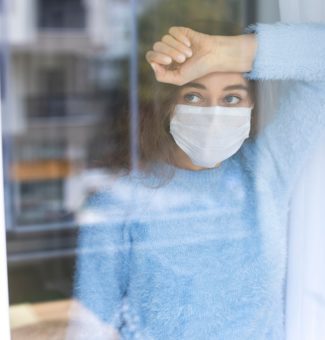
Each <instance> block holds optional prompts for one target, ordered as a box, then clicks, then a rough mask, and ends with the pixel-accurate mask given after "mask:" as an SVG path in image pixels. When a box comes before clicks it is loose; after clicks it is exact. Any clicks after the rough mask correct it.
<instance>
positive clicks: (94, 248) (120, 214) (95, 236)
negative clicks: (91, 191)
mask: <svg viewBox="0 0 325 340" xmlns="http://www.w3.org/2000/svg"><path fill="white" fill-rule="evenodd" d="M112 200H114V198H113V199H112V195H109V194H107V193H104V194H103V193H97V194H95V195H94V196H93V197H92V198H91V199H90V200H89V202H88V203H87V205H86V207H85V209H84V210H83V213H82V215H81V216H82V217H81V221H80V231H79V235H78V247H77V249H78V255H77V262H76V271H75V280H74V297H75V298H76V299H77V301H78V302H79V303H80V304H81V305H82V306H83V307H85V308H86V309H87V311H90V312H91V314H92V316H93V317H94V318H91V317H88V316H87V314H84V315H86V317H82V315H83V314H82V313H80V315H75V316H74V317H75V319H77V320H78V323H79V325H80V326H79V330H77V331H79V332H80V331H81V332H82V334H83V337H82V339H83V338H84V336H85V334H88V335H89V339H90V338H96V339H97V338H98V339H104V338H105V335H104V334H101V333H100V332H102V330H100V327H99V326H98V325H99V324H102V325H103V324H104V325H107V326H109V327H113V328H114V329H116V330H117V329H119V328H120V327H121V324H122V310H123V299H124V298H125V296H126V293H127V283H128V256H129V249H130V242H129V237H128V232H127V228H126V224H125V215H124V211H123V209H121V206H123V204H121V203H118V202H116V201H115V202H112ZM88 315H89V314H88ZM96 332H98V334H97V333H96ZM74 336H75V335H74Z"/></svg>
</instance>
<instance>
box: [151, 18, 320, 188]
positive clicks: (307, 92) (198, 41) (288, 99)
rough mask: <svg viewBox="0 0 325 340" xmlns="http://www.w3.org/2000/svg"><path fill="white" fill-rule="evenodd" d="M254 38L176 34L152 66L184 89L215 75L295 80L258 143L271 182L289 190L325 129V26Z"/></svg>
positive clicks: (267, 28)
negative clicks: (211, 74)
mask: <svg viewBox="0 0 325 340" xmlns="http://www.w3.org/2000/svg"><path fill="white" fill-rule="evenodd" d="M248 32H250V34H246V35H239V36H234V37H220V36H209V35H205V34H202V33H198V32H195V31H193V30H190V29H184V28H173V29H171V30H170V31H169V35H167V36H165V37H164V38H163V39H162V40H161V41H160V43H159V44H155V45H154V46H153V50H152V51H149V52H148V53H147V60H148V62H149V63H151V65H152V66H153V69H154V70H155V75H156V78H157V80H158V81H161V82H167V83H174V84H178V85H181V84H183V83H186V82H188V81H191V80H194V79H195V77H201V76H204V75H205V74H206V73H209V72H241V73H244V74H245V77H247V78H248V79H251V80H290V81H291V82H290V83H289V82H286V83H287V84H286V90H285V91H283V92H282V93H281V100H280V105H279V108H278V112H277V114H276V115H275V119H274V120H273V121H272V122H271V123H270V124H268V126H267V127H266V129H265V130H264V131H263V132H262V133H260V135H259V137H258V138H257V140H256V145H257V150H258V151H259V155H260V160H261V162H259V164H261V163H264V164H266V166H268V167H272V168H273V173H272V174H271V176H272V175H273V176H276V177H277V180H280V182H281V184H283V185H285V186H286V187H287V188H289V187H290V184H292V183H293V182H294V180H295V178H296V177H297V174H298V172H299V170H300V168H301V166H302V165H303V163H304V161H305V160H306V157H307V155H308V153H309V151H310V150H311V147H312V146H313V145H315V143H316V141H317V139H318V138H319V136H320V135H321V134H322V132H323V130H324V129H325V84H324V80H325V25H323V24H284V23H277V24H257V25H254V26H251V27H250V28H249V30H248ZM186 39H187V41H186ZM180 46H182V47H180ZM185 52H186V53H185ZM191 54H192V55H191ZM180 55H183V62H179V61H177V59H179V56H180ZM190 55H191V56H190ZM168 58H169V59H168ZM179 60H180V59H179ZM259 114H263V112H261V113H259ZM268 173H270V171H268Z"/></svg>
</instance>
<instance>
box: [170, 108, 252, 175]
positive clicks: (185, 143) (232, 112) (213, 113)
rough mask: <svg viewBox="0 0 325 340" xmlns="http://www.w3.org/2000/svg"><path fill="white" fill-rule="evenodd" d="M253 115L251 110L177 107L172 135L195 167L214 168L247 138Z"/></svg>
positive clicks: (236, 149) (171, 126)
mask: <svg viewBox="0 0 325 340" xmlns="http://www.w3.org/2000/svg"><path fill="white" fill-rule="evenodd" d="M251 113H252V108H251V107H223V106H208V107H201V106H191V105H176V107H175V111H174V116H173V117H172V119H171V122H170V133H171V134H172V136H173V137H174V140H175V142H176V143H177V145H178V146H179V147H180V148H181V149H182V150H183V151H184V152H185V153H186V154H187V155H188V156H189V157H190V159H191V160H192V163H193V164H195V165H198V166H202V167H206V168H213V167H215V166H216V165H217V164H218V163H220V162H222V161H223V160H225V159H227V158H229V157H230V156H232V155H233V154H234V153H236V152H237V151H238V150H239V148H240V147H241V145H242V144H243V142H244V140H245V139H246V138H248V136H249V131H250V120H251Z"/></svg>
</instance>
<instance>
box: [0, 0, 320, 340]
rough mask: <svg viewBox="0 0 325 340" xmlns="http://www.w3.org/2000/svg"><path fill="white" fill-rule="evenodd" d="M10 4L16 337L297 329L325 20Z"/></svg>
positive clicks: (160, 3) (8, 136) (9, 223)
mask: <svg viewBox="0 0 325 340" xmlns="http://www.w3.org/2000/svg"><path fill="white" fill-rule="evenodd" d="M0 11H1V16H0V25H1V28H2V29H1V33H0V34H1V42H2V44H1V55H0V56H1V59H0V62H1V71H2V72H1V81H2V84H1V85H2V86H1V90H2V101H1V105H2V107H1V108H2V114H3V131H2V137H3V154H4V182H3V185H4V190H5V198H6V200H5V214H6V235H7V256H8V279H9V298H10V327H11V332H12V338H13V339H22V338H26V339H69V340H70V339H87V340H88V339H119V338H120V339H148V340H149V339H157V340H158V339H164V340H167V339H198V338H200V337H201V338H202V339H239V338H241V339H258V338H260V336H261V335H262V334H265V337H266V338H274V339H281V338H282V337H283V334H284V333H283V332H284V330H283V320H284V311H283V309H284V306H283V303H284V302H283V301H284V299H285V296H284V292H283V287H284V285H285V275H286V241H287V239H286V223H287V210H286V209H287V208H286V209H284V208H283V207H287V206H288V204H289V199H290V194H291V192H292V188H293V187H294V180H296V179H297V178H298V174H299V171H300V170H301V169H302V165H303V163H304V162H305V160H306V159H307V155H308V152H309V150H310V149H311V148H312V146H313V143H315V140H316V139H317V137H318V136H319V135H320V132H321V130H322V128H323V125H325V120H324V119H322V118H321V116H320V115H319V111H320V109H319V108H320V107H322V106H321V105H323V102H322V100H321V99H320V97H321V96H318V97H317V100H314V99H315V98H314V97H315V94H316V96H317V93H318V94H319V93H320V92H321V91H322V85H321V84H320V82H319V80H320V78H321V75H322V74H324V69H323V68H322V65H321V63H319V58H320V57H322V56H323V55H322V54H321V52H320V50H321V49H318V48H317V47H315V45H311V44H310V42H309V39H307V38H306V37H308V36H311V35H315V37H317V38H319V41H322V39H321V37H322V35H321V34H323V33H322V32H321V31H322V30H321V29H320V28H317V27H316V26H315V27H314V26H312V25H310V26H308V25H306V26H303V25H302V26H299V27H298V26H297V27H292V26H290V25H281V24H278V25H275V24H269V25H267V24H265V25H257V26H250V24H254V23H256V22H258V21H259V20H261V21H262V22H271V23H273V22H275V21H277V19H278V18H279V9H278V6H277V4H276V1H272V2H271V1H270V2H268V4H267V5H266V4H265V5H263V4H262V2H258V3H257V2H255V1H249V0H247V1H242V0H231V1H230V0H228V1H223V0H200V1H199V0H187V1H176V0H150V1H149V0H139V1H136V0H130V1H126V0H83V1H81V0H55V1H54V0H32V1H29V2H26V1H18V0H11V1H0ZM296 32H298V33H296ZM288 37H290V39H289V38H288ZM258 39H259V40H258ZM301 39H302V41H303V42H302V43H301V44H300V41H301ZM257 41H258V43H259V44H257ZM188 42H190V46H189V44H188ZM288 44H290V46H291V45H292V46H291V48H292V52H290V51H289V49H288V48H284V46H285V47H287V46H288ZM299 46H303V47H299ZM324 47H325V46H324ZM180 50H181V51H182V53H183V54H184V58H185V59H186V60H185V61H184V60H183V61H182V60H178V61H177V60H176V58H177V57H176V54H175V53H176V52H175V51H178V52H179V51H180ZM307 50H310V51H311V54H312V55H313V57H314V59H311V58H310V56H309V55H308V56H306V54H305V52H306V51H307ZM148 52H149V53H148ZM188 53H190V54H188ZM200 53H201V54H200ZM295 55H297V56H299V58H298V57H297V58H294V57H295ZM172 59H174V60H172ZM216 60H217V61H216ZM149 62H150V63H151V65H150V63H149ZM191 63H192V65H194V66H193V67H190V66H188V65H191ZM289 64H290V65H291V66H292V67H290V68H288V65H289ZM306 65H307V66H306ZM187 66H188V68H186V67H187ZM306 69H308V70H310V72H309V71H308V72H307V71H306V72H305V71H304V70H306ZM322 72H323V73H322ZM193 74H194V75H193ZM168 76H169V77H171V78H169V80H167V77H168ZM182 77H183V78H182ZM170 79H174V80H175V79H177V80H175V81H171V80H170ZM288 80H289V81H288ZM314 81H315V82H314ZM309 82H314V83H313V86H310V84H309ZM271 89H272V91H271ZM273 90H274V91H273ZM278 93H280V94H281V97H280V98H279V96H278ZM281 98H282V99H281ZM299 98H300V99H301V98H309V99H308V100H311V102H313V103H317V105H316V104H315V105H313V106H312V109H311V112H310V115H309V118H310V119H308V122H306V120H305V119H304V118H303V117H304V115H303V114H302V112H305V109H303V110H302V109H301V107H302V104H303V103H302V102H301V101H299V100H298V99H299ZM279 100H280V101H281V102H280V105H278V101H279ZM289 111H290V112H293V113H292V116H291V115H288V114H286V113H287V112H289ZM261 112H263V114H261ZM323 120H324V122H323ZM300 124H301V125H300ZM297 126H299V128H300V126H302V128H301V129H302V130H303V129H307V130H308V131H313V133H310V134H308V136H305V134H303V135H299V136H298V138H297V135H296V133H297V131H298V130H299V129H298V128H297ZM299 131H300V130H299ZM302 136H304V138H302ZM297 140H299V143H300V144H299V143H298V142H296V141H297ZM297 143H298V144H297Z"/></svg>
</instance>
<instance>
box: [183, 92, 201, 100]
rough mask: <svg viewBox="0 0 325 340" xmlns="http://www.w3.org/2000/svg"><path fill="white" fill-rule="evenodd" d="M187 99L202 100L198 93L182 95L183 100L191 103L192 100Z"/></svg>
mask: <svg viewBox="0 0 325 340" xmlns="http://www.w3.org/2000/svg"><path fill="white" fill-rule="evenodd" d="M189 97H197V98H199V99H200V100H201V99H203V98H202V96H201V95H200V94H199V93H187V94H185V95H184V100H186V101H189V102H193V101H192V100H190V99H189Z"/></svg>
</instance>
